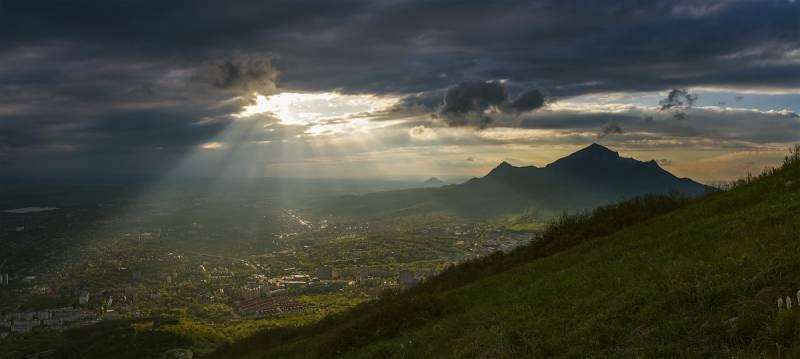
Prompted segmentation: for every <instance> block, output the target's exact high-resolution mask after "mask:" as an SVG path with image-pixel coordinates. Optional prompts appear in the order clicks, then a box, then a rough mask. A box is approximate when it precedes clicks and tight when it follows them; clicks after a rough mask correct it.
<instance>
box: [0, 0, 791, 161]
mask: <svg viewBox="0 0 800 359" xmlns="http://www.w3.org/2000/svg"><path fill="white" fill-rule="evenodd" d="M0 10H1V11H0V164H2V165H4V166H5V168H8V169H11V171H17V172H26V171H31V172H37V171H39V172H41V171H50V170H53V171H55V170H54V169H57V170H58V171H61V170H65V171H66V170H69V171H73V172H80V173H87V172H91V171H103V170H108V169H109V168H113V167H115V166H116V167H119V170H120V171H159V170H162V169H163V168H169V167H170V166H171V165H172V164H173V163H174V162H175V161H179V160H180V159H181V158H183V157H184V156H185V155H187V154H188V153H193V152H194V151H196V150H197V149H198V148H199V147H201V146H202V145H203V144H205V143H209V142H214V141H218V140H219V139H220V137H221V136H229V135H230V133H231V132H236V131H239V130H241V129H242V128H248V129H250V130H251V131H254V132H257V133H256V134H253V135H248V136H245V137H246V138H252V139H253V141H254V142H259V143H262V144H263V146H267V147H269V146H278V144H279V143H288V142H286V141H301V140H302V137H303V136H305V135H307V133H306V131H307V130H308V129H307V128H304V127H303V126H302V125H293V126H286V125H285V124H281V123H280V122H279V121H278V120H277V119H275V118H271V117H270V116H269V115H268V114H265V115H262V116H260V117H259V118H258V119H253V121H252V122H253V123H256V124H253V123H246V122H243V121H245V120H244V119H237V118H235V116H234V115H235V114H237V113H239V112H240V111H241V110H242V108H243V107H244V106H247V105H252V104H253V101H254V98H253V93H254V92H258V93H260V94H264V95H266V94H272V93H276V92H282V91H293V92H329V91H339V92H341V93H357V94H374V95H378V96H388V97H396V98H401V99H402V106H397V107H396V109H395V110H394V111H393V112H381V113H374V114H369V116H367V115H364V116H362V117H363V119H366V120H364V121H384V122H386V125H385V126H386V128H384V129H383V130H380V131H375V136H385V137H381V138H380V142H382V143H383V142H385V143H386V144H387V145H385V146H389V145H388V144H393V145H396V146H400V147H402V146H406V142H403V141H408V142H407V143H408V146H412V145H413V146H419V143H421V142H431V143H432V142H436V143H438V144H439V145H441V146H448V143H451V142H452V143H459V145H461V146H470V144H472V145H476V146H482V145H483V144H484V143H487V141H489V142H491V141H495V142H491V143H501V144H509V142H513V143H514V144H522V143H525V144H527V145H530V143H529V141H528V142H526V141H524V140H520V139H519V137H521V135H519V134H522V133H525V131H544V132H537V133H549V134H550V135H551V136H552V138H540V137H536V138H539V141H541V142H540V143H552V144H555V143H560V144H561V145H563V146H568V145H571V144H573V143H575V141H576V140H575V139H578V138H580V139H583V141H591V139H592V138H597V137H598V136H599V137H602V139H603V140H604V141H618V142H619V143H621V144H623V143H624V144H627V145H628V146H631V148H634V147H636V146H640V147H641V146H643V144H645V143H648V144H650V145H653V146H657V145H660V144H663V143H668V142H669V141H674V142H681V141H690V140H698V141H699V139H703V140H704V141H705V140H715V141H717V142H719V143H722V145H720V146H726V144H733V143H736V144H738V145H737V146H740V147H739V148H744V147H748V148H750V147H753V146H755V145H756V144H760V145H762V146H766V145H767V144H774V143H778V142H782V141H783V142H787V141H794V140H796V138H797V137H792V136H794V135H796V134H797V131H796V126H797V124H796V123H797V119H796V117H792V115H790V114H788V113H780V112H779V111H780V110H782V109H783V108H782V107H781V106H780V104H778V105H774V106H773V107H772V109H773V110H774V111H778V112H773V113H769V112H767V110H764V109H759V111H755V112H754V111H750V110H747V109H743V108H726V107H725V106H724V105H723V104H719V106H718V107H717V108H710V107H708V106H705V107H703V108H698V105H697V104H694V100H693V99H692V97H691V96H692V95H691V94H692V92H690V91H693V89H695V88H723V89H728V90H730V91H740V92H742V93H745V92H748V93H763V92H769V91H771V92H782V93H784V94H787V93H788V94H797V93H798V92H799V89H800V22H798V21H797V19H798V18H800V3H797V2H792V1H783V0H782V1H777V0H775V1H771V0H768V1H759V2H756V1H728V0H719V1H696V0H679V1H648V2H630V1H612V2H609V1H587V2H581V3H580V4H576V3H572V2H563V1H557V0H544V1H536V2H530V1H522V0H519V1H517V0H511V1H502V2H487V1H477V0H475V1H460V2H449V1H443V2H429V1H378V2H375V1H366V0H342V1H335V2H332V1H324V0H313V1H310V2H308V1H305V2H297V1H272V2H270V3H265V2H263V1H237V2H235V3H230V4H224V5H223V4H220V3H218V2H212V1H199V2H192V3H191V4H188V3H183V2H166V3H165V2H162V1H137V2H123V3H119V2H84V1H78V2H51V1H38V0H31V1H8V2H4V3H3V4H2V5H0ZM670 89H677V90H674V91H672V92H669V93H667V91H669V90H670ZM612 92H613V93H632V94H637V93H653V92H659V93H663V96H664V100H665V102H663V103H661V104H659V103H658V102H657V100H656V101H653V102H651V103H649V104H647V106H650V108H646V107H647V106H644V105H642V104H640V103H639V104H636V106H634V107H631V108H628V109H624V110H619V111H616V110H615V111H605V110H604V111H598V110H597V109H589V110H587V109H570V108H565V107H563V106H562V107H558V106H557V105H558V104H559V103H567V102H569V100H570V99H572V98H575V97H576V96H598V97H602V96H605V94H608V93H612ZM739 96H742V95H739ZM743 96H744V97H743V98H737V99H735V100H734V99H731V100H729V101H728V104H729V105H731V106H740V105H741V104H744V103H747V102H748V101H749V95H748V94H745V95H743ZM741 106H743V105H741ZM701 107H702V106H701ZM431 114H437V115H438V119H433V120H432V119H430V117H429V115H431ZM670 116H671V117H672V118H671V121H665V120H666V117H670ZM676 118H677V119H681V118H682V119H684V121H674V120H675V119H676ZM644 119H650V121H645V120H644ZM330 121H332V122H335V121H342V122H344V121H355V120H354V119H352V118H348V119H331V120H330ZM395 122H397V123H395ZM353 123H355V122H353ZM464 127H469V128H486V129H490V128H492V127H507V128H514V129H515V130H517V132H515V134H514V135H511V134H510V133H506V132H503V131H504V130H502V129H497V130H492V131H486V133H483V134H480V133H478V134H473V133H469V132H465V131H462V130H463V128H464ZM448 128H449V129H450V130H451V131H450V132H448V131H447V130H446V129H448ZM623 129H624V130H623ZM499 133H502V136H505V137H504V138H506V139H499V137H498V138H493V139H489V137H490V136H498V134H499ZM528 134H530V133H528ZM584 135H585V136H584ZM298 136H299V137H298ZM502 136H501V137H502ZM512 137H513V138H517V139H515V140H513V141H512V140H508V138H512ZM240 138H241V137H240ZM412 138H413V139H414V140H413V141H412ZM587 138H588V139H587ZM229 139H230V137H229ZM456 139H457V140H456ZM268 141H272V142H268ZM376 141H378V140H376ZM559 141H561V142H559ZM636 141H638V142H636ZM267 143H272V144H269V145H266V144H267ZM476 143H477V144H476ZM696 143H700V142H696ZM263 146H262V147H263ZM287 146H288V145H287ZM297 146H299V147H298V148H306V149H308V148H307V147H303V146H311V145H309V144H307V143H306V144H299V145H297ZM353 146H356V148H358V147H357V146H364V145H363V144H360V145H353ZM373 146H376V148H379V147H381V146H384V145H377V144H373ZM698 146H699V145H698ZM443 148H444V147H443ZM348 151H349V150H348ZM278 152H280V153H281V155H282V156H286V151H283V150H280V151H278V150H275V153H278ZM456 152H457V151H456ZM462 152H469V151H462ZM304 153H310V152H304ZM314 153H315V154H319V150H318V151H317V152H314ZM348 155H350V156H355V154H353V153H350V152H348ZM276 156H277V155H276ZM458 156H459V157H458V160H457V161H456V162H457V163H461V164H462V165H463V163H465V162H469V163H470V164H473V163H474V164H475V165H478V162H479V161H464V160H463V159H464V158H467V157H471V156H472V155H471V154H470V153H467V154H465V153H459V154H458ZM482 157H485V156H482ZM675 161H676V162H675V163H676V165H677V164H679V163H678V162H677V160H675ZM456 162H454V163H456Z"/></svg>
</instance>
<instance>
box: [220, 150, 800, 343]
mask: <svg viewBox="0 0 800 359" xmlns="http://www.w3.org/2000/svg"><path fill="white" fill-rule="evenodd" d="M787 163H788V164H787V165H785V166H784V167H783V168H782V169H780V170H777V171H774V172H772V173H770V174H768V175H764V176H762V177H761V178H757V179H755V180H753V181H744V182H743V183H740V185H739V186H737V188H735V189H733V190H731V191H727V192H721V193H715V194H711V195H707V196H706V197H705V198H702V199H699V200H694V201H685V200H681V199H676V198H674V197H650V198H648V199H643V200H635V201H629V202H626V203H622V204H620V205H615V206H609V207H605V208H601V209H599V210H597V211H595V212H594V213H593V214H591V215H582V216H575V217H570V218H564V219H562V220H561V221H560V222H557V223H555V224H553V225H551V227H550V228H549V229H548V230H547V231H546V232H545V234H544V236H543V237H542V238H541V239H540V240H539V241H538V242H535V243H534V244H532V245H531V246H530V247H524V248H521V249H519V250H517V251H516V252H512V253H511V254H508V255H496V256H492V257H488V258H486V259H483V260H480V261H478V262H471V263H467V264H466V265H460V266H457V267H455V268H452V269H451V270H448V271H446V272H444V273H443V274H442V275H441V276H439V277H435V278H433V280H431V281H429V282H427V283H424V284H422V285H420V286H418V287H416V288H414V289H412V290H410V291H407V292H403V293H399V294H389V295H386V296H385V297H383V298H382V299H380V300H378V301H376V302H372V303H369V304H365V305H361V306H359V307H357V308H356V309H355V310H353V311H351V312H349V313H347V314H344V315H341V316H338V317H335V318H330V319H328V320H323V321H322V322H320V323H319V324H316V325H312V326H306V327H301V328H295V329H278V330H271V331H266V332H262V333H260V334H258V335H256V336H254V337H252V338H251V339H249V340H246V341H243V342H239V343H236V344H234V345H232V346H229V347H225V348H223V349H222V350H221V351H220V352H219V353H218V355H219V356H220V357H243V358H265V357H329V356H330V355H331V354H333V353H337V354H339V355H340V356H344V357H354V358H367V357H407V358H417V357H492V358H493V357H520V356H524V357H604V356H615V357H713V356H717V355H720V356H725V357H731V356H734V357H763V356H767V357H777V356H796V355H798V354H800V350H799V349H800V339H798V336H799V335H800V331H799V330H800V322H798V321H799V320H800V319H798V318H799V316H800V310H798V308H797V305H795V307H794V309H792V310H782V311H778V309H777V307H776V299H777V298H778V297H779V296H780V297H786V296H790V297H791V298H793V300H794V301H795V304H796V303H797V302H796V299H794V298H795V296H796V293H797V291H798V289H800V260H799V259H798V258H800V257H798V254H800V240H798V233H800V217H798V216H797V213H798V210H800V160H799V159H798V154H797V152H795V153H794V154H793V156H792V157H791V158H790V159H789V161H787ZM748 182H749V183H748ZM673 209H674V210H673ZM659 213H664V214H661V215H659ZM617 229H620V230H617ZM607 233H610V235H605V234H607Z"/></svg>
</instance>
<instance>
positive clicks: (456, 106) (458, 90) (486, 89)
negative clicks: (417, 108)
mask: <svg viewBox="0 0 800 359" xmlns="http://www.w3.org/2000/svg"><path fill="white" fill-rule="evenodd" d="M506 101H508V90H506V87H505V85H503V84H502V83H500V82H497V81H490V82H482V81H466V82H462V83H460V84H457V85H455V86H453V87H451V88H449V89H447V92H445V95H444V103H443V104H442V107H441V109H440V111H439V112H440V113H441V114H443V115H446V116H450V115H452V116H462V115H466V114H469V113H479V114H480V113H483V111H485V110H487V109H489V108H490V107H497V106H500V105H501V104H503V103H505V102H506Z"/></svg>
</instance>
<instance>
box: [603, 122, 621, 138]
mask: <svg viewBox="0 0 800 359" xmlns="http://www.w3.org/2000/svg"><path fill="white" fill-rule="evenodd" d="M623 133H625V131H624V130H623V129H622V127H621V126H620V125H618V124H616V123H613V122H612V123H609V124H606V125H605V126H603V128H601V129H600V133H598V134H597V138H603V137H607V136H613V135H621V134H623Z"/></svg>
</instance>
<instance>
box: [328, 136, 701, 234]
mask: <svg viewBox="0 0 800 359" xmlns="http://www.w3.org/2000/svg"><path fill="white" fill-rule="evenodd" d="M426 187H428V188H419V189H409V190H400V191H386V192H377V193H370V194H366V195H361V196H345V197H341V198H337V199H335V200H332V201H328V202H326V203H323V204H322V205H321V206H320V208H321V209H322V212H327V213H332V214H337V215H353V216H376V217H377V216H381V217H386V216H389V217H391V216H403V215H414V214H424V213H431V212H444V213H453V214H457V215H460V216H480V217H484V216H496V215H498V214H507V213H514V212H520V211H523V210H526V209H530V208H533V209H535V210H537V211H538V212H539V213H540V214H541V215H542V217H545V218H548V217H553V216H555V215H558V214H560V213H562V212H564V211H575V210H583V209H589V208H594V207H597V206H599V205H604V204H608V203H613V202H616V201H619V200H622V199H626V198H632V197H635V196H641V195H645V194H652V193H667V192H678V193H682V194H688V195H698V194H702V193H704V192H706V191H707V190H708V188H707V187H706V186H704V185H702V184H700V183H697V182H694V181H692V180H690V179H686V178H678V177H676V176H674V175H672V174H671V173H669V172H667V171H665V170H664V169H662V168H661V167H660V166H659V165H658V164H657V163H656V162H655V161H647V162H643V161H638V160H635V159H633V158H624V157H621V156H620V155H619V154H618V153H617V152H614V151H612V150H610V149H608V148H606V147H603V146H601V145H598V144H592V145H590V146H588V147H586V148H584V149H582V150H580V151H577V152H575V153H573V154H571V155H569V156H567V157H564V158H561V159H559V160H557V161H555V162H553V163H551V164H549V165H547V166H545V167H535V166H527V167H515V166H512V165H510V164H508V163H507V162H502V163H501V164H500V165H498V166H497V167H496V168H494V169H493V170H491V171H490V172H489V173H488V174H487V175H486V176H484V177H482V178H473V179H471V180H469V181H467V182H466V183H464V184H460V185H450V186H443V187H439V188H430V186H426Z"/></svg>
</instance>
